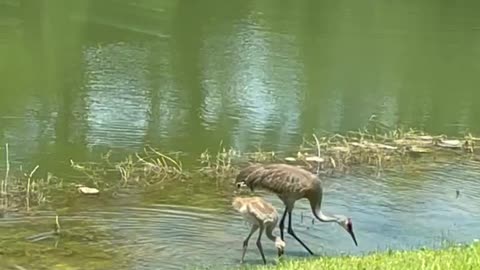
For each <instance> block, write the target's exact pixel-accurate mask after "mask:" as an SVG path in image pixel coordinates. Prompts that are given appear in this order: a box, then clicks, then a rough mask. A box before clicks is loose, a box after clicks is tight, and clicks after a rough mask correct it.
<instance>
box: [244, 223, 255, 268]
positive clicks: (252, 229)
mask: <svg viewBox="0 0 480 270" xmlns="http://www.w3.org/2000/svg"><path fill="white" fill-rule="evenodd" d="M257 230H258V225H257V224H253V225H252V228H251V229H250V233H249V234H248V236H247V238H245V241H243V252H242V259H241V261H240V262H241V263H243V259H244V258H245V253H246V252H247V247H248V240H250V237H252V234H253V233H254V232H256V231H257Z"/></svg>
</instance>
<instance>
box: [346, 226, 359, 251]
mask: <svg viewBox="0 0 480 270" xmlns="http://www.w3.org/2000/svg"><path fill="white" fill-rule="evenodd" d="M348 233H349V234H350V235H351V236H352V239H353V242H354V243H355V246H357V247H358V243H357V239H356V238H355V234H354V233H353V230H350V231H348Z"/></svg>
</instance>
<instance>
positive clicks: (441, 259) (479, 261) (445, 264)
mask: <svg viewBox="0 0 480 270" xmlns="http://www.w3.org/2000/svg"><path fill="white" fill-rule="evenodd" d="M247 269H252V270H253V269H255V270H267V269H281V270H293V269H299V270H300V269H302V270H310V269H311V270H313V269H315V270H317V269H322V270H330V269H332V270H333V269H335V270H343V269H344V270H347V269H348V270H354V269H362V270H363V269H365V270H376V269H388V270H397V269H398V270H404V269H412V270H414V269H418V270H434V269H435V270H437V269H452V270H453V269H455V270H461V269H469V270H470V269H472V270H473V269H480V244H478V243H476V244H473V245H468V246H454V247H448V248H444V249H438V250H430V249H426V250H414V251H389V252H382V253H373V254H370V255H366V256H344V257H323V258H310V259H303V260H288V259H286V260H284V261H281V262H280V263H279V264H278V265H276V266H259V267H253V268H247Z"/></svg>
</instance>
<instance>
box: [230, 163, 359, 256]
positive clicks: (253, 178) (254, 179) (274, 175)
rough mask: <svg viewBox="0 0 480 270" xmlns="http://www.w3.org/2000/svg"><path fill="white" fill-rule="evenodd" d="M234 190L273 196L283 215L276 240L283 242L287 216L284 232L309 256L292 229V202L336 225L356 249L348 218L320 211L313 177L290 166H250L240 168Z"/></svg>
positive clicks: (318, 183) (319, 192)
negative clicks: (302, 201) (306, 205)
mask: <svg viewBox="0 0 480 270" xmlns="http://www.w3.org/2000/svg"><path fill="white" fill-rule="evenodd" d="M235 184H236V186H237V188H240V187H243V186H247V187H249V188H250V189H251V190H252V192H253V191H254V189H256V188H259V189H264V190H267V191H270V192H273V193H275V194H276V195H277V196H278V197H279V198H280V200H282V202H283V203H284V205H285V211H284V213H283V215H282V218H281V220H280V225H279V228H280V237H281V239H282V240H284V235H283V229H284V222H285V217H286V214H287V213H288V230H287V232H288V233H289V234H290V235H291V236H293V238H295V239H296V240H297V241H298V242H299V243H300V244H301V245H302V246H303V247H304V248H305V249H306V250H307V251H308V252H309V253H310V254H311V255H313V252H312V251H311V250H310V249H309V248H308V247H307V246H306V245H305V244H304V243H303V242H302V240H300V239H299V238H298V237H297V236H296V235H295V233H294V232H293V228H292V210H293V208H294V205H295V202H296V201H297V200H300V199H302V198H306V199H307V200H308V201H309V202H310V206H311V209H312V212H313V215H314V216H315V218H317V219H318V220H319V221H321V222H336V223H337V224H338V225H340V226H341V227H342V228H343V229H345V230H346V231H347V232H348V233H349V234H350V235H351V237H352V239H353V242H354V243H355V245H356V246H358V244H357V240H356V238H355V234H354V233H353V225H352V220H351V218H347V217H345V216H343V215H333V216H327V215H325V214H323V212H322V210H321V209H320V208H321V205H322V197H323V188H322V182H321V180H320V178H318V176H317V175H315V174H313V173H311V172H309V171H307V170H305V169H303V168H299V167H296V166H293V165H288V164H252V165H249V166H247V167H245V168H243V169H242V170H241V171H240V172H239V173H238V175H237V177H236V179H235Z"/></svg>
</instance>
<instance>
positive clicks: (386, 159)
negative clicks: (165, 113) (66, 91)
mask: <svg viewBox="0 0 480 270" xmlns="http://www.w3.org/2000/svg"><path fill="white" fill-rule="evenodd" d="M317 136H318V137H317ZM312 137H313V139H307V138H303V141H302V143H301V144H300V145H299V147H298V148H297V149H292V150H291V151H287V152H274V151H267V150H263V149H261V148H259V147H257V148H256V149H255V150H254V151H252V152H241V151H239V150H237V149H234V148H231V147H227V146H225V145H223V142H221V143H220V145H219V147H218V149H217V150H215V151H211V150H210V149H206V150H205V151H204V152H202V153H201V154H200V155H199V157H198V158H197V159H196V161H195V162H193V164H190V163H189V164H188V169H186V168H184V165H183V164H184V162H183V161H182V159H181V158H180V154H179V153H163V152H162V151H161V150H159V149H154V148H152V147H149V146H147V147H145V148H144V149H143V151H142V152H140V153H132V154H129V155H128V156H126V157H123V159H122V158H121V159H120V160H113V159H112V153H111V152H107V153H105V154H103V155H101V157H100V159H99V160H97V161H95V162H92V161H73V160H70V167H71V168H72V170H73V171H74V172H77V173H79V174H80V177H79V178H75V179H69V180H68V181H66V183H67V184H64V183H63V179H60V178H58V177H56V176H54V175H53V174H52V173H48V176H47V177H46V179H42V178H40V179H37V178H36V177H35V171H36V169H38V167H37V168H33V169H32V170H30V171H28V172H24V171H23V170H12V168H10V164H9V160H8V145H6V147H5V154H6V165H5V177H4V179H3V180H2V182H1V185H0V187H1V189H0V203H1V204H0V213H1V212H2V210H1V209H7V208H10V209H11V208H13V209H19V208H21V209H26V210H27V211H29V209H30V208H31V207H36V206H40V205H42V204H43V203H45V202H46V201H48V200H49V199H50V198H51V197H52V195H53V194H55V193H58V194H60V193H62V192H72V193H73V192H75V193H78V192H81V193H83V194H84V193H85V192H82V191H81V190H80V191H79V187H87V188H91V189H95V190H98V191H99V192H101V193H102V194H105V193H106V194H109V193H110V194H112V193H115V192H116V191H118V190H119V189H122V188H128V187H150V186H152V185H163V183H165V181H169V182H171V181H181V182H187V181H198V179H210V180H211V181H216V182H217V184H218V183H219V182H222V181H231V180H232V179H233V178H234V176H235V175H236V174H237V173H238V171H239V169H240V168H242V167H245V166H246V165H247V164H249V163H272V162H282V163H289V164H293V165H296V166H300V167H303V168H305V169H308V170H311V171H317V168H318V169H319V172H320V173H321V174H334V173H343V174H344V173H350V172H352V171H353V170H362V171H367V172H371V173H374V174H377V175H378V174H380V173H382V172H384V171H386V170H395V169H399V168H400V169H406V168H408V166H412V168H415V167H418V166H429V164H435V162H436V161H440V160H444V161H447V162H452V161H454V162H458V161H460V160H473V161H480V157H479V154H478V151H477V149H476V148H475V145H476V144H477V142H478V141H480V138H478V137H475V136H473V135H471V134H466V135H464V136H463V137H458V138H455V137H447V136H446V135H443V134H440V135H430V134H427V133H425V132H422V131H419V130H414V129H404V128H401V127H400V128H390V127H387V126H386V125H384V124H382V123H380V122H377V121H376V120H375V117H372V118H371V119H370V122H369V124H368V125H367V126H365V127H364V128H362V129H360V130H357V131H349V132H346V133H345V134H329V133H321V134H313V136H312ZM318 153H319V155H318ZM191 159H192V158H191V157H190V159H189V160H191ZM420 161H422V162H420ZM419 164H421V165H419ZM95 193H97V192H95Z"/></svg>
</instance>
